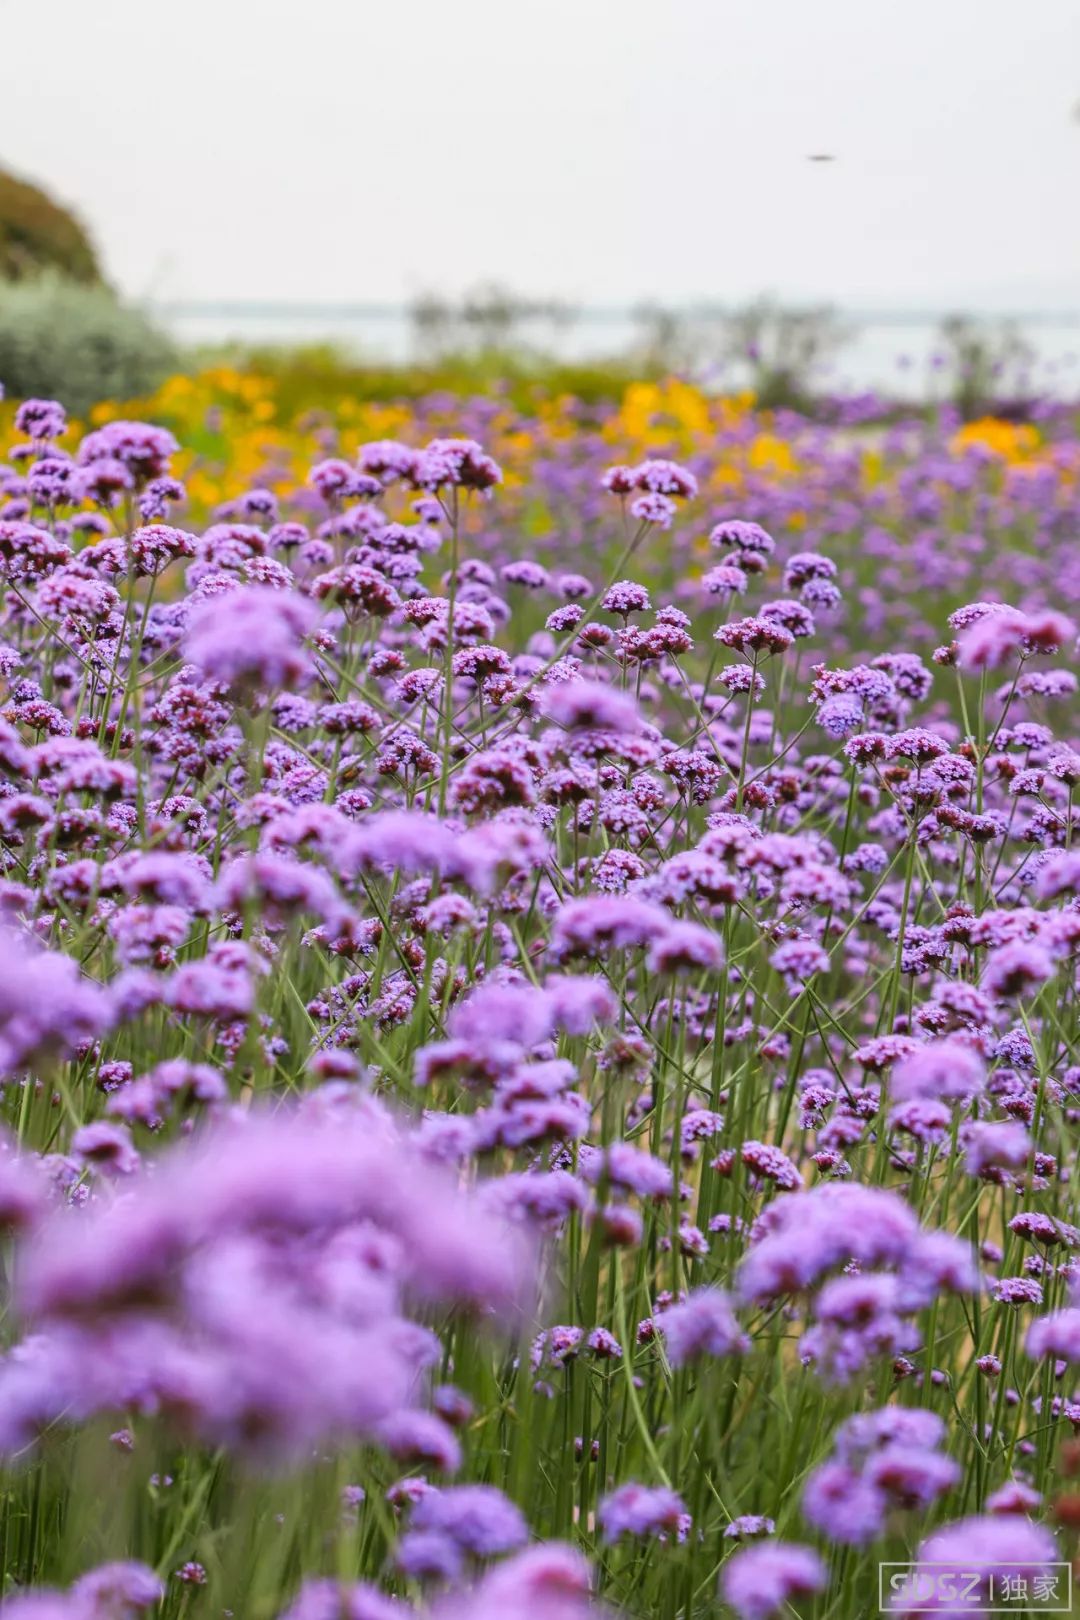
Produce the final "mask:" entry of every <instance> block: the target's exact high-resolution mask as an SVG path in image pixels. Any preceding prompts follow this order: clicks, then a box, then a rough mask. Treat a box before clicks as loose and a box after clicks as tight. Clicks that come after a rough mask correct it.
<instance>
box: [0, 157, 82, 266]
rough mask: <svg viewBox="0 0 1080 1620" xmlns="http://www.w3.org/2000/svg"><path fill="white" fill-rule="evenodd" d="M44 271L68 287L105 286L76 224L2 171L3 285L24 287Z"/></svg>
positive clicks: (37, 191) (48, 199)
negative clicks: (73, 284)
mask: <svg viewBox="0 0 1080 1620" xmlns="http://www.w3.org/2000/svg"><path fill="white" fill-rule="evenodd" d="M44 271H54V272H56V273H57V274H58V275H62V276H64V277H66V278H67V279H68V280H69V281H80V282H84V283H91V282H98V283H100V282H101V281H102V280H103V277H102V274H101V267H100V265H99V264H98V260H97V254H96V253H95V251H94V246H93V243H92V242H91V241H90V238H89V236H88V235H87V233H86V231H85V230H84V229H83V227H82V226H81V225H80V224H79V222H78V220H77V219H75V218H74V216H73V215H72V214H69V213H68V211H67V209H65V208H61V207H60V205H59V204H58V203H55V202H53V200H52V198H51V197H49V196H47V195H46V193H45V192H44V191H41V190H40V189H39V188H38V187H37V186H32V185H30V184H29V182H28V181H25V180H18V179H16V178H15V176H14V175H13V174H8V173H7V172H6V171H4V170H3V169H0V280H5V281H26V280H29V279H30V278H31V277H33V276H38V275H41V274H42V272H44Z"/></svg>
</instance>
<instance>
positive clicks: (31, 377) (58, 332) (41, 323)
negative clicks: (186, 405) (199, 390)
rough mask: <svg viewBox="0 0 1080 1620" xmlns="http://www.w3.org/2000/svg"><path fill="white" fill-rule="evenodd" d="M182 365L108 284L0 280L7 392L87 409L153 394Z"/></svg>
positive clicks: (0, 347) (1, 369) (1, 364)
mask: <svg viewBox="0 0 1080 1620" xmlns="http://www.w3.org/2000/svg"><path fill="white" fill-rule="evenodd" d="M178 364H179V355H178V354H177V351H176V349H175V348H174V346H173V344H172V343H171V341H170V340H169V339H168V338H167V337H165V336H164V335H163V334H162V333H161V332H159V331H158V330H157V328H156V327H155V326H153V325H151V323H150V322H149V321H148V320H147V319H146V317H145V316H143V315H141V314H140V313H139V312H138V310H134V309H130V308H127V307H126V306H125V305H123V304H120V303H118V302H117V301H116V299H115V298H114V296H113V295H112V293H111V292H109V290H108V289H107V288H106V287H103V286H96V287H83V286H79V285H77V284H76V283H74V282H70V281H62V280H61V279H59V278H58V277H52V276H47V277H42V278H40V279H39V280H37V281H24V282H9V283H8V284H6V285H4V284H2V283H0V383H2V384H3V385H4V389H5V391H6V393H7V394H8V395H9V396H14V397H16V398H25V397H26V396H28V395H38V396H44V397H47V398H50V399H59V400H62V401H63V403H64V404H65V405H66V406H67V407H68V409H69V410H70V411H73V412H75V413H76V414H77V415H82V414H84V413H85V412H86V411H87V410H88V408H89V407H90V406H91V405H92V404H94V403H95V402H96V401H97V400H102V399H132V398H134V397H136V396H137V395H140V394H146V393H149V392H150V391H151V390H152V389H153V388H155V387H156V386H157V384H158V383H159V382H160V381H161V380H162V378H163V377H165V376H167V375H168V373H169V372H170V371H174V370H175V369H176V368H177V366H178Z"/></svg>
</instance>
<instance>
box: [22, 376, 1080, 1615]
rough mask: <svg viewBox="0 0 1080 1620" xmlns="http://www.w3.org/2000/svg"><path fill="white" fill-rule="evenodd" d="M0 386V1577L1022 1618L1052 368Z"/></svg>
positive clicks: (1055, 448) (1037, 1276) (1039, 1197)
mask: <svg viewBox="0 0 1080 1620" xmlns="http://www.w3.org/2000/svg"><path fill="white" fill-rule="evenodd" d="M0 412H2V413H3V414H2V415H0V602H2V607H0V614H2V623H0V767H2V771H0V851H2V854H3V869H2V872H0V910H2V914H3V919H2V923H0V1083H2V1092H0V1110H2V1138H0V1150H2V1151H0V1224H2V1227H3V1236H4V1268H3V1293H2V1297H3V1306H4V1336H3V1353H2V1357H0V1453H2V1458H3V1477H2V1502H0V1581H2V1586H3V1605H2V1610H0V1612H2V1615H3V1620H134V1617H135V1616H136V1615H138V1614H143V1613H152V1612H155V1613H159V1614H161V1615H163V1616H168V1617H176V1616H180V1615H183V1616H185V1617H186V1616H189V1615H190V1616H191V1617H192V1620H201V1617H204V1616H205V1617H207V1620H210V1617H213V1620H218V1617H220V1616H226V1617H229V1620H232V1617H236V1620H276V1617H278V1616H282V1617H287V1620H410V1617H412V1616H417V1617H425V1616H430V1617H432V1620H464V1616H465V1615H466V1614H469V1615H470V1617H471V1620H518V1617H520V1620H526V1617H527V1620H586V1616H587V1615H589V1614H597V1613H599V1614H607V1615H609V1616H610V1615H617V1614H623V1615H628V1616H641V1617H649V1620H653V1617H658V1620H675V1617H680V1620H693V1617H703V1616H706V1615H708V1616H712V1615H725V1616H726V1615H734V1616H738V1617H739V1620H766V1617H768V1616H771V1615H781V1616H788V1617H790V1616H791V1615H793V1614H795V1615H802V1616H805V1617H810V1616H815V1617H817V1620H826V1617H830V1620H862V1617H864V1616H867V1615H871V1614H874V1613H876V1612H877V1611H878V1608H879V1605H880V1604H882V1603H883V1604H884V1606H885V1607H886V1608H887V1609H888V1610H889V1612H892V1613H894V1614H896V1615H908V1614H912V1613H915V1612H925V1611H926V1602H925V1600H924V1601H923V1602H922V1603H921V1604H920V1602H919V1601H917V1599H916V1597H915V1596H914V1595H913V1594H912V1589H910V1588H908V1587H905V1586H904V1584H903V1581H900V1582H898V1583H897V1584H895V1585H892V1586H889V1587H888V1589H887V1590H886V1591H885V1593H884V1597H882V1596H881V1593H880V1591H879V1565H880V1564H882V1563H889V1564H892V1565H895V1566H896V1567H898V1568H903V1566H904V1565H905V1563H906V1562H907V1561H910V1560H911V1559H912V1558H913V1557H915V1556H916V1555H917V1556H919V1557H920V1558H921V1559H922V1560H924V1561H925V1562H927V1563H932V1564H934V1565H937V1566H940V1567H943V1568H946V1569H949V1570H952V1571H954V1572H956V1573H957V1574H958V1575H959V1574H963V1575H964V1576H965V1578H966V1577H967V1575H968V1572H971V1571H974V1574H973V1575H972V1577H971V1579H972V1581H973V1585H972V1586H971V1588H970V1590H969V1595H968V1597H967V1598H966V1599H965V1600H961V1599H960V1598H956V1597H955V1596H954V1597H950V1596H949V1595H948V1594H947V1593H945V1592H939V1593H938V1594H937V1596H935V1598H934V1599H933V1601H932V1602H931V1604H930V1607H931V1608H932V1610H933V1612H935V1613H938V1614H940V1615H952V1614H961V1613H973V1612H974V1613H979V1612H986V1609H987V1607H988V1606H991V1605H992V1599H993V1598H994V1596H995V1595H998V1596H1000V1593H1001V1592H1002V1590H1004V1591H1005V1594H1006V1600H1007V1602H1006V1607H1007V1609H1008V1612H1011V1613H1017V1614H1024V1613H1032V1614H1034V1613H1042V1612H1047V1602H1048V1597H1047V1594H1048V1593H1049V1594H1050V1595H1051V1596H1053V1590H1052V1588H1053V1583H1055V1582H1057V1583H1058V1585H1057V1588H1056V1591H1057V1593H1058V1595H1059V1596H1060V1595H1061V1593H1063V1592H1064V1590H1065V1585H1064V1583H1065V1582H1066V1579H1067V1576H1068V1566H1069V1564H1070V1563H1071V1561H1072V1560H1073V1558H1074V1557H1076V1555H1077V1535H1078V1532H1080V1212H1078V1210H1077V1204H1076V1196H1075V1185H1076V1181H1075V1176H1076V1157H1077V1155H1076V1144H1077V1141H1078V1125H1080V1044H1078V1028H1077V1015H1076V1007H1077V992H1076V977H1077V953H1078V952H1080V847H1077V848H1075V849H1074V847H1073V827H1074V825H1077V826H1080V804H1078V803H1077V796H1076V793H1075V789H1076V787H1077V786H1078V785H1080V726H1078V703H1077V680H1076V674H1075V664H1076V649H1077V623H1076V620H1077V618H1078V617H1080V613H1078V609H1080V565H1078V558H1080V424H1078V421H1077V418H1076V415H1075V413H1072V414H1070V412H1068V411H1067V410H1065V409H1064V408H1062V407H1058V406H1054V407H1049V406H1048V407H1047V408H1046V410H1045V411H1043V412H1042V413H1039V419H1038V420H1033V421H1030V422H1024V423H1015V422H1006V421H999V420H996V419H987V420H985V421H981V422H974V423H970V424H967V425H962V424H961V423H960V422H959V420H958V419H954V418H953V417H952V416H950V414H949V413H948V412H947V411H941V412H939V413H937V414H935V415H934V416H933V417H927V416H921V417H919V416H912V417H911V418H910V419H905V420H899V421H898V420H895V419H885V418H880V419H873V420H862V419H861V417H860V413H859V412H856V411H850V410H849V411H848V412H847V413H845V412H844V411H843V410H838V411H835V412H833V413H832V420H831V421H829V422H827V423H826V422H819V421H812V420H809V419H807V418H804V417H801V416H796V415H794V414H793V413H785V412H777V413H768V414H766V413H761V412H758V411H755V409H754V408H753V404H752V401H750V400H748V399H726V400H721V399H715V398H711V397H709V396H707V395H706V394H703V393H701V392H700V391H698V390H697V389H694V388H691V387H689V386H687V385H685V384H682V383H679V382H670V383H664V384H658V383H649V384H643V385H640V386H637V387H634V388H631V389H630V390H628V391H627V392H626V393H625V394H624V396H623V397H622V399H621V402H613V403H611V404H610V405H605V404H603V403H597V402H593V403H589V404H585V403H582V402H581V401H579V400H575V399H574V398H571V397H546V398H545V397H540V396H538V397H536V398H535V399H532V400H525V399H520V398H517V397H511V396H510V395H509V394H504V395H499V394H498V393H496V394H494V395H492V396H491V397H488V398H485V399H471V400H470V399H464V398H455V397H451V396H449V395H445V394H440V395H427V396H425V397H422V398H417V399H414V400H411V401H407V402H395V401H387V402H381V403H364V402H362V401H358V400H348V399H347V400H343V401H341V402H340V403H338V404H337V405H336V406H335V408H333V409H326V408H319V409H312V408H308V407H307V406H304V407H303V408H300V407H297V406H295V405H294V404H290V405H288V406H286V404H285V403H284V402H283V401H282V400H281V398H280V397H279V396H278V394H277V393H276V391H275V386H274V382H273V379H272V378H271V377H269V376H261V375H258V374H256V373H253V372H244V371H227V370H224V369H219V370H216V371H212V372H205V373H202V374H198V375H196V376H194V377H191V378H177V379H174V381H173V382H171V383H169V384H166V385H165V387H164V388H163V389H162V390H161V391H160V392H159V394H158V395H156V396H155V397H154V398H152V399H150V400H147V401H143V402H140V404H139V406H138V407H132V406H130V405H126V406H123V407H120V406H112V405H106V406H101V407H99V408H98V409H97V410H96V411H95V412H94V413H93V414H92V416H91V419H90V420H89V421H88V422H86V423H82V424H75V423H68V422H67V420H66V418H65V415H64V412H63V411H62V409H61V408H60V407H59V406H57V405H56V404H54V403H53V402H50V401H24V402H22V403H15V402H11V401H8V402H6V403H5V404H4V405H2V406H0ZM862 414H863V415H865V414H866V413H865V412H864V413H862ZM995 1582H996V1583H997V1584H996V1586H995V1585H994V1584H993V1583H995ZM949 1590H950V1591H952V1590H953V1588H950V1589H949ZM1063 1601H1064V1600H1063ZM1058 1612H1065V1611H1062V1610H1061V1608H1060V1606H1059V1610H1058Z"/></svg>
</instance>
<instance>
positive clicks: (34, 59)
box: [0, 0, 1080, 309]
mask: <svg viewBox="0 0 1080 1620" xmlns="http://www.w3.org/2000/svg"><path fill="white" fill-rule="evenodd" d="M46 23H47V25H48V26H47V27H44V26H43V25H44V24H46ZM0 31H2V32H0V38H2V39H3V42H4V47H5V49H4V51H3V53H2V58H0V162H3V163H5V164H7V165H8V166H10V167H12V168H13V169H15V170H17V171H19V172H21V173H23V174H25V175H26V176H27V177H29V178H33V179H36V180H38V181H40V182H42V183H44V184H46V185H47V186H49V187H50V188H51V189H52V190H53V191H54V192H55V193H56V194H57V195H58V196H59V197H61V198H63V199H64V200H66V201H68V202H70V203H72V204H74V205H75V206H76V207H77V208H78V209H79V211H80V212H81V213H82V215H83V216H84V217H85V219H86V220H87V222H88V223H89V224H90V225H91V226H92V228H93V230H94V232H95V235H96V237H97V240H98V242H99V244H100V247H101V249H102V251H103V254H104V257H105V261H106V265H107V268H108V271H109V273H110V274H111V276H112V277H113V279H114V280H115V282H116V283H117V284H118V285H119V286H120V287H121V288H122V289H123V290H124V291H125V292H127V293H130V294H133V295H136V296H139V297H144V296H154V297H175V298H180V297H183V298H217V297H220V298H229V299H241V298H252V299H298V300H299V299H302V300H312V301H318V300H323V299H334V300H338V299H340V300H364V299H385V300H391V301H397V300H402V299H407V298H409V297H412V296H413V295H415V294H416V293H417V292H419V291H423V290H433V289H434V290H439V291H443V292H455V291H460V290H461V289H462V288H465V287H468V286H470V285H473V284H475V283H477V282H478V281H481V280H498V281H500V282H503V283H506V284H509V285H510V286H512V287H514V288H516V289H519V290H521V291H528V292H532V293H536V294H548V293H554V294H559V295H562V296H564V297H568V298H572V299H576V300H580V301H585V302H589V303H618V302H622V301H627V300H635V299H638V298H641V297H656V298H663V299H665V300H672V301H674V300H679V299H683V298H689V297H695V296H709V297H716V298H719V299H738V298H743V297H746V296H748V295H753V294H756V293H758V292H761V291H772V292H774V293H777V294H780V295H787V296H789V297H799V298H828V299H830V300H832V301H834V302H838V303H848V304H852V303H854V304H863V305H871V306H879V307H880V306H890V307H896V306H900V305H903V306H906V307H912V306H920V305H928V306H940V305H948V304H953V303H956V302H960V301H968V302H974V303H981V304H983V305H985V306H988V307H998V308H1014V309H1017V308H1030V307H1038V306H1056V307H1058V308H1077V309H1080V119H1078V117H1077V107H1078V104H1080V0H1027V3H1024V4H1017V0H41V10H40V11H39V10H38V7H37V6H35V5H27V3H26V0H0ZM815 152H827V153H834V154H836V159H837V161H836V162H834V163H830V164H814V163H810V162H808V161H807V157H808V155H809V154H811V153H815Z"/></svg>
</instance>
